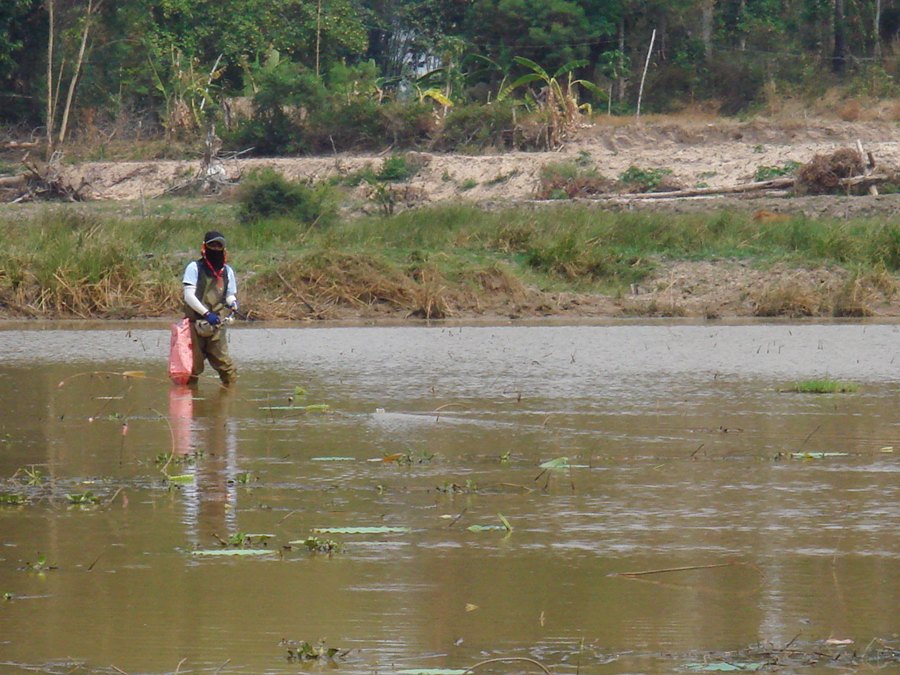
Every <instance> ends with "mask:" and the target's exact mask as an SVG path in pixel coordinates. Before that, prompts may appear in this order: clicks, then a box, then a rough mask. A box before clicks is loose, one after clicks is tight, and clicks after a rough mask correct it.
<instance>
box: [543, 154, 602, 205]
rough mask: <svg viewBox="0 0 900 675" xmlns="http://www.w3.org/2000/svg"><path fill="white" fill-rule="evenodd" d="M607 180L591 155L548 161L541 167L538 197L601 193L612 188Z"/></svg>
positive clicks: (547, 197)
mask: <svg viewBox="0 0 900 675" xmlns="http://www.w3.org/2000/svg"><path fill="white" fill-rule="evenodd" d="M610 186H611V181H609V180H607V179H606V178H605V177H604V176H603V175H602V174H601V173H600V172H599V171H598V170H597V168H596V167H595V166H594V165H593V163H592V162H591V161H590V159H589V157H588V158H585V157H584V156H580V157H578V158H577V159H576V160H574V161H568V160H567V161H560V162H548V163H547V164H545V165H544V166H542V167H541V175H540V183H539V185H538V189H537V198H538V199H572V198H575V197H586V196H589V195H594V194H600V193H603V192H608V191H609V190H610Z"/></svg>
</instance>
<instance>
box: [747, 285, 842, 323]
mask: <svg viewBox="0 0 900 675" xmlns="http://www.w3.org/2000/svg"><path fill="white" fill-rule="evenodd" d="M822 310H823V302H822V295H821V293H818V292H816V291H815V290H814V289H812V288H810V287H809V286H808V285H806V284H803V283H800V282H797V281H786V282H776V283H774V284H771V285H770V286H767V287H766V288H764V289H763V290H762V291H761V292H760V293H759V294H758V295H757V296H756V297H755V298H754V300H753V315H754V316H763V317H776V316H784V317H791V318H798V317H807V316H822V314H823V311H822ZM824 313H825V314H827V313H828V312H827V311H826V312H824Z"/></svg>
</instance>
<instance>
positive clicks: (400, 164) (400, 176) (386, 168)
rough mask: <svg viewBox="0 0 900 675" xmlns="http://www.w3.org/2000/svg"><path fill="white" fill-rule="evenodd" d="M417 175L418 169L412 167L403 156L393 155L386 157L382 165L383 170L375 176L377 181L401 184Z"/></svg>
mask: <svg viewBox="0 0 900 675" xmlns="http://www.w3.org/2000/svg"><path fill="white" fill-rule="evenodd" d="M415 173H416V168H414V167H412V166H410V164H409V163H407V161H406V157H404V156H403V155H392V156H391V157H385V159H384V162H383V163H382V165H381V170H380V171H379V172H378V173H377V174H375V178H376V179H377V180H383V181H387V182H390V183H400V182H403V181H405V180H409V179H410V178H412V177H413V176H414V175H415Z"/></svg>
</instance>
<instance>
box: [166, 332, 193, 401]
mask: <svg viewBox="0 0 900 675" xmlns="http://www.w3.org/2000/svg"><path fill="white" fill-rule="evenodd" d="M193 368H194V353H193V351H192V349H191V322H190V319H188V318H187V317H185V318H184V319H182V320H181V321H179V322H178V323H173V324H172V340H171V342H170V345H169V379H171V380H172V382H174V383H175V384H187V383H188V379H189V378H190V377H191V371H192V370H193Z"/></svg>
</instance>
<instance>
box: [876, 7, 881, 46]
mask: <svg viewBox="0 0 900 675" xmlns="http://www.w3.org/2000/svg"><path fill="white" fill-rule="evenodd" d="M875 58H876V59H880V58H881V0H875Z"/></svg>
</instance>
